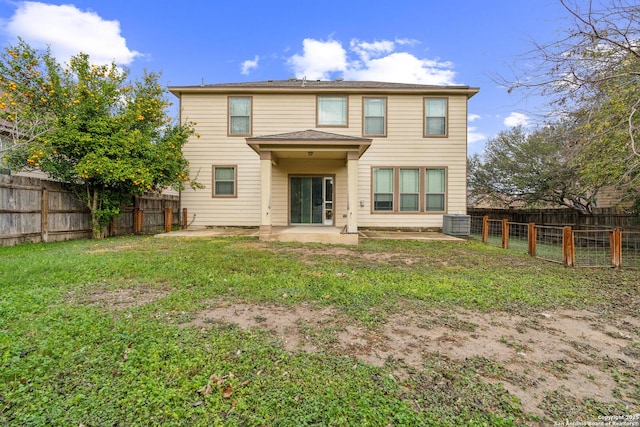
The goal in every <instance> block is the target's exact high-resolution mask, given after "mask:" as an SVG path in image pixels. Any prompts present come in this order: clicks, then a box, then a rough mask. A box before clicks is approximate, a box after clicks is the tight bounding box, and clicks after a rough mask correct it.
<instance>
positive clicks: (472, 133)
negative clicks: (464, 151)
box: [467, 126, 487, 144]
mask: <svg viewBox="0 0 640 427" xmlns="http://www.w3.org/2000/svg"><path fill="white" fill-rule="evenodd" d="M476 129H477V128H475V127H473V126H468V127H467V143H468V144H474V143H476V142H480V141H484V140H485V139H487V137H486V136H485V135H484V134H483V133H480V132H478V131H477V130H476Z"/></svg>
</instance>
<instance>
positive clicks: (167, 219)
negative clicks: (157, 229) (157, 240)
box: [164, 208, 171, 233]
mask: <svg viewBox="0 0 640 427" xmlns="http://www.w3.org/2000/svg"><path fill="white" fill-rule="evenodd" d="M164 231H165V232H166V233H169V232H171V208H164Z"/></svg>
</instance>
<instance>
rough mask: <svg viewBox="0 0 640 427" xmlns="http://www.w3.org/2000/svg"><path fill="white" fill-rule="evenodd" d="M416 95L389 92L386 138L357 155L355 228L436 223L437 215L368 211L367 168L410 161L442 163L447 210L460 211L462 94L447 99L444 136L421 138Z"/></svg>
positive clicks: (463, 190) (463, 169)
mask: <svg viewBox="0 0 640 427" xmlns="http://www.w3.org/2000/svg"><path fill="white" fill-rule="evenodd" d="M422 103H423V97H422V96H395V97H392V96H390V97H389V99H388V110H389V118H388V133H387V135H388V137H387V138H379V139H374V141H373V143H372V144H371V147H370V148H369V150H368V151H367V152H366V153H365V154H364V156H362V158H361V159H360V167H359V177H358V197H359V199H360V200H364V202H365V206H364V207H363V208H360V211H359V212H358V219H359V221H358V223H359V226H360V227H441V226H442V214H433V213H406V214H405V213H403V214H389V213H372V212H371V209H372V206H371V202H372V201H371V197H372V195H371V168H372V167H373V166H393V167H398V166H413V167H446V168H447V212H448V213H465V212H466V165H467V163H466V159H467V144H466V141H467V99H466V97H465V96H459V97H450V98H449V123H448V125H449V134H448V137H447V138H424V137H423V128H422V126H423V125H424V121H423V118H422V114H423V108H422Z"/></svg>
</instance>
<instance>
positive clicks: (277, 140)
mask: <svg viewBox="0 0 640 427" xmlns="http://www.w3.org/2000/svg"><path fill="white" fill-rule="evenodd" d="M246 141H247V144H248V145H249V146H250V147H251V148H252V149H253V150H254V151H255V152H256V153H258V154H259V155H261V156H262V155H263V154H265V153H268V154H269V155H270V156H271V159H272V161H274V162H275V161H276V159H303V158H304V159H333V160H335V159H347V158H348V153H354V152H357V153H358V158H360V156H362V154H364V152H365V151H367V149H368V148H369V146H370V145H371V142H372V139H370V138H360V137H357V136H350V135H340V134H336V133H330V132H322V131H318V130H313V129H307V130H304V131H298V132H288V133H281V134H276V135H264V136H255V137H249V138H246Z"/></svg>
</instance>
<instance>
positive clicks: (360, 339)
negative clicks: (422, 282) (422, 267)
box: [183, 301, 640, 418]
mask: <svg viewBox="0 0 640 427" xmlns="http://www.w3.org/2000/svg"><path fill="white" fill-rule="evenodd" d="M221 323H222V324H229V323H232V324H236V325H238V326H239V327H241V328H262V329H265V330H267V331H269V332H271V333H272V334H274V335H275V336H277V337H279V339H280V340H281V342H282V343H283V346H284V347H285V348H286V349H287V350H289V351H292V352H295V351H306V352H327V353H330V354H340V355H349V356H351V357H354V358H357V359H360V360H362V361H364V362H367V363H371V364H374V365H377V366H382V365H384V364H385V363H391V364H392V365H391V366H393V367H394V368H396V373H397V375H398V376H399V377H401V378H402V377H405V378H406V377H407V376H409V375H411V372H418V371H420V370H422V369H424V366H425V361H426V360H427V359H429V358H431V359H432V358H433V357H434V354H435V355H436V356H437V357H438V358H440V359H441V360H445V361H447V362H451V363H456V364H458V366H460V367H461V369H462V368H469V367H472V368H473V369H474V370H475V372H476V374H477V375H479V376H480V377H481V378H482V380H483V381H485V382H488V383H495V382H501V383H502V384H503V386H504V388H505V389H506V390H507V391H508V392H509V393H510V394H511V395H513V396H516V397H517V398H518V399H519V401H520V403H521V405H522V409H523V411H525V412H527V413H530V414H534V415H539V416H543V417H552V418H554V416H557V415H558V413H557V411H556V409H557V407H558V403H557V402H558V401H560V400H562V401H563V402H565V403H566V402H570V403H571V405H573V406H572V407H575V408H578V409H579V408H580V405H595V404H598V405H601V406H602V407H604V408H628V409H629V410H631V411H635V412H638V410H639V409H640V408H639V407H638V403H637V402H638V393H639V391H638V390H639V389H638V381H639V380H640V358H639V357H640V356H639V355H640V320H639V319H637V318H634V317H629V316H624V317H619V318H611V317H602V316H599V315H598V314H597V313H593V312H589V311H576V310H558V311H549V312H538V313H530V315H527V316H522V315H512V314H507V313H483V312H476V311H471V310H466V309H460V308H456V309H450V310H443V309H435V310H434V309H429V310H425V311H418V310H416V309H415V308H412V307H406V308H401V309H399V310H398V311H397V314H393V315H391V316H389V317H388V318H387V321H386V322H385V323H384V324H383V325H382V326H381V327H378V328H375V329H369V328H366V327H364V326H361V325H358V324H357V323H355V322H354V320H353V319H352V318H349V317H347V316H346V315H345V314H343V313H341V312H340V311H338V310H337V309H334V308H331V307H325V308H316V307H313V306H312V305H308V304H299V305H293V306H284V305H275V304H260V305H259V304H247V303H232V302H225V301H212V302H211V303H210V308H208V309H206V310H203V311H201V312H199V313H196V314H195V315H194V317H193V318H192V320H191V321H190V322H188V323H184V324H183V326H185V327H187V326H190V327H196V328H204V329H207V328H209V327H211V325H212V324H221ZM554 402H555V403H554ZM585 402H586V403H585ZM576 405H577V406H576ZM578 409H575V410H578ZM551 412H553V413H551ZM563 414H564V415H567V412H566V411H565V412H563ZM578 414H579V412H578Z"/></svg>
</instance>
